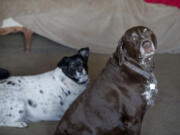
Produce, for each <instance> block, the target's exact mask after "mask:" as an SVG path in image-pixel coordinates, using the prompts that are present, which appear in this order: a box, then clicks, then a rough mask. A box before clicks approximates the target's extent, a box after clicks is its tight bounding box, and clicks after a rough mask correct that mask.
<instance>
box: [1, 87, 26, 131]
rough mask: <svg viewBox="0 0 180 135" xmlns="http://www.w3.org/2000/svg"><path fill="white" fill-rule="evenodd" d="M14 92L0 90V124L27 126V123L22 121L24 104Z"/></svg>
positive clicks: (24, 113) (24, 112)
mask: <svg viewBox="0 0 180 135" xmlns="http://www.w3.org/2000/svg"><path fill="white" fill-rule="evenodd" d="M14 93H16V92H14ZM14 93H13V92H12V91H11V93H10V92H9V91H8V90H7V91H0V126H8V127H18V128H23V127H27V126H28V125H27V124H26V123H25V122H24V120H25V119H24V118H25V116H26V104H25V103H24V101H23V100H21V99H19V97H18V96H17V93H16V94H14ZM15 95H16V96H17V97H15Z"/></svg>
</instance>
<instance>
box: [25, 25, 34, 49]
mask: <svg viewBox="0 0 180 135" xmlns="http://www.w3.org/2000/svg"><path fill="white" fill-rule="evenodd" d="M23 33H24V37H25V42H26V47H25V52H26V53H29V52H30V45H31V38H32V34H33V32H32V31H30V30H28V29H27V28H25V27H24V29H23Z"/></svg>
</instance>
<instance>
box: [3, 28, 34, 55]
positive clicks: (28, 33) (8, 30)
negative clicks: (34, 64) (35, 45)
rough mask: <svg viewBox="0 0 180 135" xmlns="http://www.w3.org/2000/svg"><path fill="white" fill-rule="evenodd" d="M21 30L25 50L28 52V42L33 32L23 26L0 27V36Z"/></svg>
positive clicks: (29, 42)
mask: <svg viewBox="0 0 180 135" xmlns="http://www.w3.org/2000/svg"><path fill="white" fill-rule="evenodd" d="M18 32H22V33H23V34H24V37H25V42H26V47H25V52H26V53H29V52H30V44H31V38H32V34H33V32H32V31H31V30H29V29H27V28H25V27H7V28H0V36H1V35H8V34H10V33H18Z"/></svg>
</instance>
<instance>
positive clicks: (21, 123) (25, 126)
mask: <svg viewBox="0 0 180 135" xmlns="http://www.w3.org/2000/svg"><path fill="white" fill-rule="evenodd" d="M17 124H18V125H19V126H18V128H27V127H28V124H27V123H25V122H19V123H17Z"/></svg>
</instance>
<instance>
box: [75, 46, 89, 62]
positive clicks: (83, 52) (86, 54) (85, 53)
mask: <svg viewBox="0 0 180 135" xmlns="http://www.w3.org/2000/svg"><path fill="white" fill-rule="evenodd" d="M78 54H79V55H81V56H82V57H83V58H84V59H85V60H86V61H88V57H89V48H88V47H86V48H81V49H80V50H79V51H78Z"/></svg>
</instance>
